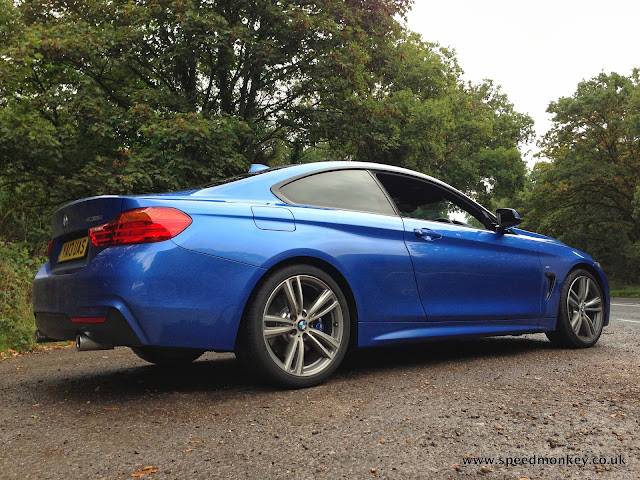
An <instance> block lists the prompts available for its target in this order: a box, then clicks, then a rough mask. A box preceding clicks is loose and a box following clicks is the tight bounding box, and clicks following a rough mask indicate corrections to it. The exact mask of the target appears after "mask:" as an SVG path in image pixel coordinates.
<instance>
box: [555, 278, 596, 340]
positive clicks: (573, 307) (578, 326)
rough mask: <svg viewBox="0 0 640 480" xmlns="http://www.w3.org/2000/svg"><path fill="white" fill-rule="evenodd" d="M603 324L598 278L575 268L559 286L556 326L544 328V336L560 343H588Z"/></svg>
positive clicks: (594, 338) (594, 337) (593, 338)
mask: <svg viewBox="0 0 640 480" xmlns="http://www.w3.org/2000/svg"><path fill="white" fill-rule="evenodd" d="M603 325H604V299H603V297H602V289H601V288H600V285H599V284H598V281H597V280H596V279H595V277H594V276H593V275H592V274H591V273H589V272H587V271H586V270H574V271H573V272H571V273H570V274H569V275H568V276H567V279H566V280H565V282H564V286H563V287H562V297H561V299H560V308H559V311H558V323H557V326H556V330H555V331H553V332H547V338H549V340H551V342H552V343H554V344H556V345H558V346H561V347H566V348H586V347H591V346H592V345H594V344H595V343H596V342H597V341H598V339H599V338H600V334H601V333H602V327H603Z"/></svg>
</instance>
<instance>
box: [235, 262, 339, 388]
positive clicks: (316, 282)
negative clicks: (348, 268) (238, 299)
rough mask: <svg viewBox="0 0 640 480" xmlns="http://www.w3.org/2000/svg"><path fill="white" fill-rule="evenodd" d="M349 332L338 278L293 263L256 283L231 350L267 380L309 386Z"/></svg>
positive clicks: (326, 371) (325, 372)
mask: <svg viewBox="0 0 640 480" xmlns="http://www.w3.org/2000/svg"><path fill="white" fill-rule="evenodd" d="M349 333H350V318H349V308H348V305H347V301H346V298H345V296H344V294H343V292H342V290H341V289H340V286H339V285H338V283H337V282H336V281H335V280H334V279H333V278H332V277H331V276H330V275H329V274H327V273H326V272H325V271H323V270H320V269H319V268H317V267H314V266H311V265H293V266H289V267H286V268H284V269H282V270H279V271H277V272H275V273H274V274H272V275H270V276H269V277H268V278H267V279H266V280H265V281H264V282H263V283H262V285H261V286H260V287H259V288H258V290H257V292H256V294H255V295H254V296H253V298H252V299H251V301H250V304H249V307H248V309H247V313H246V317H245V324H244V332H243V333H242V336H241V342H240V344H239V345H238V348H237V352H236V354H237V356H238V357H239V358H240V360H242V362H243V363H244V364H245V367H247V368H249V369H250V370H251V372H253V373H258V374H261V375H262V376H263V378H265V379H266V380H268V381H270V382H271V383H275V384H278V385H281V386H285V387H288V388H304V387H310V386H313V385H317V384H319V383H321V382H323V381H325V380H326V379H327V378H328V377H329V376H330V375H331V374H332V373H333V372H334V370H335V369H336V368H337V367H338V365H339V364H340V362H341V361H342V359H343V358H344V355H345V353H346V350H347V346H348V343H349Z"/></svg>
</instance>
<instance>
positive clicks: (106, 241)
mask: <svg viewBox="0 0 640 480" xmlns="http://www.w3.org/2000/svg"><path fill="white" fill-rule="evenodd" d="M189 225H191V217H190V216H189V215H187V214H186V213H184V212H181V211H180V210H177V209H175V208H169V207H147V208H136V209H135V210H128V211H126V212H122V213H120V214H119V215H118V216H117V217H115V218H114V219H112V220H111V221H110V222H108V223H105V224H104V225H98V226H96V227H92V228H90V229H89V236H90V237H91V243H92V244H93V245H95V246H96V247H109V246H113V245H128V244H132V243H155V242H162V241H164V240H169V239H170V238H173V237H175V236H176V235H178V234H179V233H181V232H183V231H184V230H185V229H186V228H187V227H188V226H189Z"/></svg>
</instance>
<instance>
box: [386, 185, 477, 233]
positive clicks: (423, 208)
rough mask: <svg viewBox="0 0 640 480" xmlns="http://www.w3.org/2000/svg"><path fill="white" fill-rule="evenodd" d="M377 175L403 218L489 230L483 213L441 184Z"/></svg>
mask: <svg viewBox="0 0 640 480" xmlns="http://www.w3.org/2000/svg"><path fill="white" fill-rule="evenodd" d="M376 176H377V177H378V180H379V181H380V183H381V184H382V186H383V187H384V188H385V189H386V190H387V193H388V194H389V196H390V197H391V199H392V200H393V201H394V202H395V204H396V207H397V208H398V211H399V212H400V215H402V216H403V217H410V218H418V219H421V220H430V221H436V222H443V223H454V224H456V225H463V226H468V227H474V228H486V225H485V222H486V219H484V218H483V216H482V212H481V211H480V210H478V211H476V210H475V209H473V208H469V206H468V205H466V204H465V202H463V201H462V200H461V199H460V198H458V197H457V196H456V195H455V194H454V193H452V192H449V191H447V190H446V189H444V188H442V187H440V186H438V185H434V184H431V183H429V182H426V181H422V180H418V179H415V178H410V177H405V176H403V175H394V174H387V173H377V174H376Z"/></svg>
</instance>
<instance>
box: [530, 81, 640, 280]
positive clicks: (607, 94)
mask: <svg viewBox="0 0 640 480" xmlns="http://www.w3.org/2000/svg"><path fill="white" fill-rule="evenodd" d="M548 111H549V112H550V113H553V114H554V126H553V128H552V129H551V131H550V132H549V133H548V134H547V135H546V137H545V139H544V142H543V148H544V150H543V155H544V156H546V157H547V158H549V159H551V162H550V163H542V162H541V163H538V164H537V165H536V167H535V168H534V171H533V172H532V180H533V186H532V188H531V190H530V191H529V192H527V193H525V194H524V195H523V202H524V205H525V211H524V212H523V213H524V218H525V221H526V223H525V225H526V227H528V228H531V229H535V230H537V231H540V232H541V233H546V234H548V235H551V236H554V237H557V238H559V239H560V240H563V241H565V242H566V243H568V244H571V245H573V246H575V247H577V248H580V249H582V250H584V251H586V252H587V253H589V254H591V255H592V256H593V257H594V258H595V259H596V260H598V261H599V262H600V263H601V264H602V265H603V267H604V268H605V271H607V273H608V274H609V275H611V276H612V277H613V279H614V280H617V281H618V282H620V283H635V282H637V281H638V280H640V222H639V219H640V209H639V206H640V201H639V199H640V195H639V193H638V192H639V191H640V81H639V76H638V71H634V73H633V74H632V75H631V76H630V77H625V76H622V75H618V74H616V73H612V74H610V75H606V74H604V73H602V74H600V75H598V76H597V77H595V78H593V79H591V80H588V81H585V82H582V83H580V84H579V85H578V89H577V91H576V92H575V94H574V95H573V96H572V97H566V98H561V99H559V100H558V101H557V102H553V103H551V105H550V106H549V110H548Z"/></svg>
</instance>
